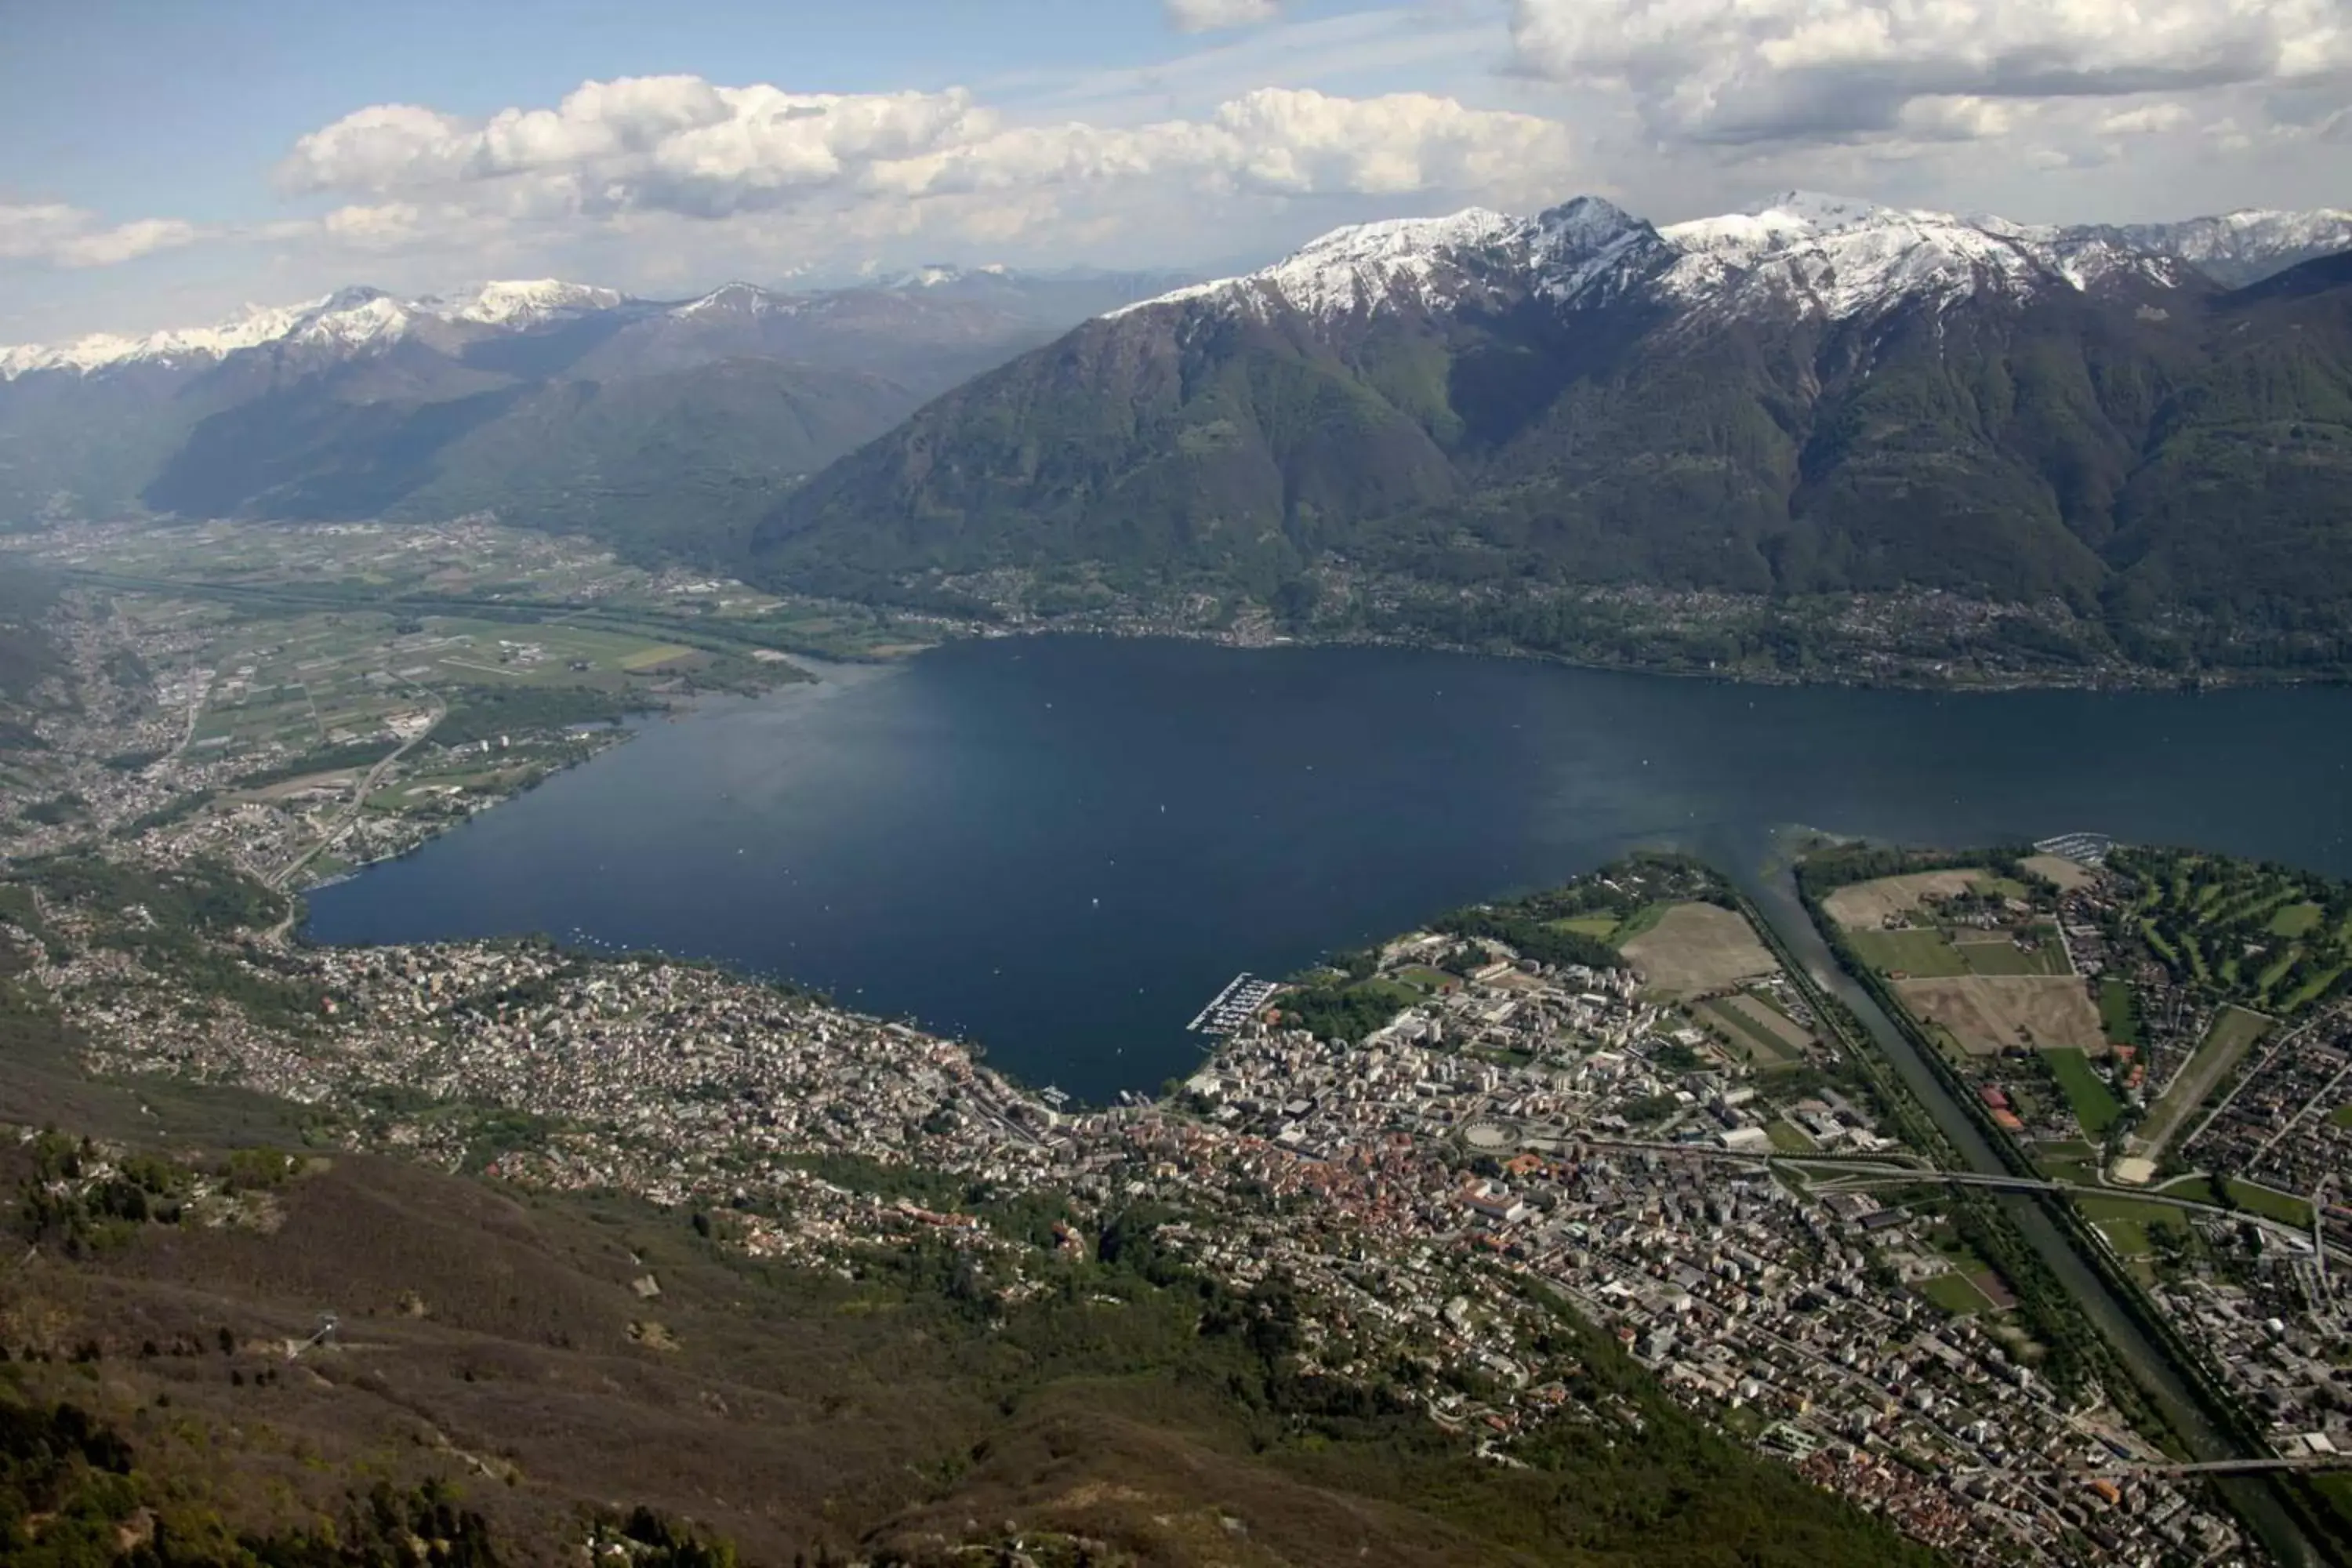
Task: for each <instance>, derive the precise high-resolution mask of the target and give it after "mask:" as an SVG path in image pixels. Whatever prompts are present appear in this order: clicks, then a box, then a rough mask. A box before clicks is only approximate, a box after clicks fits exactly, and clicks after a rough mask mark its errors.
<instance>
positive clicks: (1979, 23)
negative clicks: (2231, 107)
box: [1511, 0, 2352, 143]
mask: <svg viewBox="0 0 2352 1568" xmlns="http://www.w3.org/2000/svg"><path fill="white" fill-rule="evenodd" d="M1511 39H1512V46H1513V50H1514V53H1515V56H1516V58H1517V62H1518V64H1519V65H1520V66H1521V67H1522V68H1525V69H1526V70H1528V71H1530V72H1533V73H1534V74H1536V75H1538V76H1542V77H1548V78H1550V79H1555V80H1559V81H1562V82H1570V83H1580V84H1589V85H1605V86H1612V87H1615V88H1618V89H1622V90H1623V91H1625V92H1627V93H1629V94H1630V95H1631V97H1632V99H1633V102H1634V104H1635V106H1636V107H1637V108H1638V110H1639V112H1640V113H1641V115H1642V118H1643V121H1644V123H1645V124H1646V125H1647V126H1648V127H1649V128H1650V130H1651V132H1652V133H1653V134H1654V135H1657V136H1661V137H1664V138H1668V139H1673V140H1682V141H1698V142H1736V143H1738V142H1744V143H1758V142H1806V141H1837V140H1849V139H1866V138H1869V137H1873V136H1880V135H1886V134H1890V133H1899V132H1901V131H1902V130H1903V129H1904V122H1905V119H1906V115H1907V114H1911V113H1915V112H1916V110H1915V107H1914V106H1915V105H1916V104H1917V103H1919V102H1920V101H1922V100H1938V99H1955V98H1966V99H1976V100H2053V101H2054V100H2068V99H2098V98H2112V97H2119V96H2127V95H2132V94H2137V93H2145V92H2154V91H2195V90H2199V89H2215V88H2222V87H2231V86H2244V85H2249V84H2280V85H2293V84H2297V83H2308V82H2313V81H2316V80H2322V79H2336V78H2340V77H2342V76H2344V75H2345V74H2346V73H2347V72H2352V11H2347V6H2346V5H2345V3H2344V0H1513V7H1512V17H1511Z"/></svg>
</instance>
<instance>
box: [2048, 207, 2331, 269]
mask: <svg viewBox="0 0 2352 1568" xmlns="http://www.w3.org/2000/svg"><path fill="white" fill-rule="evenodd" d="M2061 232H2062V233H2063V234H2065V235H2067V236H2069V237H2079V238H2083V239H2095V240H2098V241H2102V242H2105V243H2110V244H2116V245H2122V246H2127V247H2131V248H2133V249H2136V250H2141V251H2146V252H2147V253H2149V254H2152V255H2158V256H2169V257H2174V258H2179V260H2182V261H2185V262H2187V263H2189V265H2190V266H2192V267H2194V268H2197V269H2198V270H2199V271H2200V272H2203V273H2205V274H2206V275H2207V276H2209V277H2210V278H2212V279H2214V280H2215V281H2217V282H2221V283H2226V284H2230V285H2231V286H2233V287H2235V286H2242V285H2244V284H2248V283H2252V282H2256V281H2259V280H2260V279H2263V278H2265V277H2267V276H2269V275H2270V274H2272V273H2273V272H2276V271H2278V270H2279V269H2280V268H2285V267H2292V266H2294V264H2295V263H2297V262H2300V261H2308V260H2310V259H2312V258H2314V257H2319V256H2333V255H2335V254H2336V253H2337V252H2339V251H2345V250H2352V211H2347V210H2345V209H2343V208H2339V207H2322V208H2317V209H2315V210H2314V211H2311V212H2263V211H2258V210H2252V209H2249V210H2246V211H2242V212H2233V213H2223V214H2222V215H2221V216H2218V217H2193V218H2189V219H2188V220H2187V221H2186V222H2183V223H2147V224H2126V225H2123V226H2114V227H2109V226H2099V225H2084V226H2077V227H2074V228H2069V229H2065V230H2063V231H2061Z"/></svg>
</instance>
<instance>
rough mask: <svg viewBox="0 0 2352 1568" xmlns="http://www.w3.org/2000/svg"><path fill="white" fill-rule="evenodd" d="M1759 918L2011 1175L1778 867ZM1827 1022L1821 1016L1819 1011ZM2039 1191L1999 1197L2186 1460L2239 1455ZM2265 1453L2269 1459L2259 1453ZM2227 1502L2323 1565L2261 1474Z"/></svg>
mask: <svg viewBox="0 0 2352 1568" xmlns="http://www.w3.org/2000/svg"><path fill="white" fill-rule="evenodd" d="M1742 891H1744V892H1746V893H1747V894H1748V897H1749V899H1750V900H1751V901H1752V903H1753V905H1754V907H1755V912H1756V913H1757V915H1758V916H1759V918H1760V919H1761V920H1762V921H1764V923H1765V924H1766V926H1767V927H1768V928H1769V931H1768V934H1769V936H1770V937H1771V938H1773V939H1774V940H1775V942H1776V945H1778V946H1779V947H1780V948H1781V949H1782V950H1783V951H1784V952H1786V953H1787V954H1788V955H1789V957H1790V960H1791V961H1792V963H1791V965H1790V968H1791V973H1790V980H1791V981H1792V982H1793V983H1794V984H1796V985H1797V987H1798V989H1799V990H1800V991H1801V992H1802V993H1805V994H1807V1000H1808V1001H1809V1002H1811V1003H1812V1004H1813V1005H1814V1006H1815V1008H1816V1010H1817V1011H1822V1009H1821V999H1822V995H1823V994H1827V995H1830V996H1834V997H1835V998H1836V999H1837V1000H1838V1001H1839V1002H1840V1003H1842V1004H1843V1005H1844V1006H1845V1008H1846V1010H1847V1011H1848V1012H1850V1013H1851V1014H1852V1015H1853V1016H1854V1017H1855V1018H1856V1019H1857V1020H1858V1021H1859V1022H1860V1023H1861V1025H1862V1026H1863V1029H1864V1031H1865V1033H1866V1034H1867V1035H1868V1036H1869V1038H1868V1040H1867V1041H1863V1042H1852V1044H1853V1046H1854V1047H1856V1048H1861V1049H1871V1048H1875V1050H1876V1051H1877V1053H1878V1055H1879V1057H1880V1058H1882V1059H1883V1060H1884V1061H1885V1062H1886V1063H1887V1064H1888V1066H1890V1067H1891V1068H1893V1069H1894V1071H1895V1074H1896V1076H1897V1077H1899V1078H1900V1079H1902V1081H1903V1083H1904V1084H1905V1085H1906V1087H1907V1088H1908V1089H1910V1090H1911V1092H1912V1093H1913V1094H1914V1095H1915V1096H1916V1098H1917V1099H1918V1100H1919V1103H1920V1104H1921V1105H1922V1106H1923V1107H1924V1108H1925V1109H1926V1110H1927V1114H1928V1116H1929V1117H1930V1119H1931V1120H1932V1121H1934V1122H1935V1124H1936V1128H1937V1131H1939V1132H1940V1133H1942V1134H1943V1136H1944V1138H1945V1140H1946V1141H1947V1142H1949V1143H1950V1145H1951V1146H1952V1148H1953V1149H1954V1150H1955V1151H1956V1152H1958V1155H1959V1158H1960V1161H1961V1162H1962V1163H1964V1164H1965V1165H1967V1166H1968V1167H1969V1173H1973V1174H1976V1175H1980V1176H1995V1177H2005V1178H2014V1177H2015V1176H2016V1174H2017V1173H2015V1172H2013V1171H2011V1169H2010V1168H2009V1165H2008V1163H2007V1162H2006V1161H2005V1160H2004V1159H2003V1158H2002V1156H2001V1154H2000V1151H1999V1150H1997V1149H1995V1148H1994V1147H1993V1144H1992V1142H1991V1140H1990V1138H1989V1137H1987V1136H1986V1134H1985V1132H1984V1131H1983V1130H1982V1129H1981V1128H1979V1126H1978V1125H1977V1122H1976V1120H1975V1117H1974V1115H1973V1113H1971V1112H1970V1110H1969V1109H1968V1108H1967V1107H1966V1106H1963V1105H1962V1104H1961V1103H1960V1102H1959V1100H1958V1098H1957V1097H1956V1096H1955V1095H1954V1094H1953V1093H1952V1091H1951V1089H1949V1087H1948V1086H1947V1085H1946V1083H1945V1082H1944V1079H1943V1078H1942V1076H1941V1075H1940V1074H1939V1073H1938V1072H1937V1070H1936V1068H1934V1067H1933V1066H1932V1065H1930V1064H1929V1063H1928V1062H1927V1059H1926V1058H1924V1057H1922V1056H1921V1055H1920V1053H1919V1050H1918V1048H1917V1047H1915V1046H1914V1045H1913V1044H1912V1042H1911V1038H1910V1037H1909V1036H1908V1035H1906V1034H1905V1033H1904V1031H1903V1030H1902V1028H1901V1027H1900V1026H1897V1025H1896V1024H1895V1020H1894V1019H1892V1018H1890V1017H1888V1016H1886V1013H1885V1010H1884V1009H1883V1008H1881V1007H1880V1006H1879V1005H1878V1003H1877V1001H1876V999H1875V998H1874V997H1873V996H1872V995H1871V994H1870V993H1869V992H1868V991H1866V990H1864V988H1863V987H1862V986H1861V984H1858V983H1857V982H1856V981H1854V979H1853V977H1852V976H1851V975H1848V974H1847V973H1845V972H1844V971H1843V969H1842V968H1841V967H1840V966H1839V964H1838V961H1837V957H1836V955H1835V954H1834V953H1832V952H1830V949H1829V943H1828V942H1826V941H1825V940H1824V939H1823V937H1822V933H1821V932H1820V931H1817V930H1815V929H1814V927H1813V922H1812V919H1811V916H1810V915H1809V914H1807V913H1806V911H1805V908H1804V904H1803V902H1802V900H1800V899H1799V898H1798V896H1797V889H1796V881H1795V878H1794V877H1793V876H1792V875H1791V874H1790V873H1788V872H1786V871H1783V872H1781V873H1780V874H1779V875H1776V876H1774V877H1771V878H1769V879H1763V880H1761V881H1755V882H1750V883H1748V884H1747V885H1746V886H1744V887H1743V889H1742ZM1823 1016H1824V1019H1825V1020H1826V1017H1827V1015H1826V1013H1823ZM2039 1196H2040V1194H2035V1193H2032V1192H2016V1193H2011V1194H2006V1195H2005V1196H2004V1198H2003V1199H2002V1204H2003V1211H2004V1213H2005V1214H2006V1215H2007V1216H2008V1218H2009V1220H2010V1222H2011V1225H2012V1226H2015V1228H2016V1230H2017V1232H2018V1233H2019V1235H2020V1236H2021V1237H2023V1238H2024V1240H2025V1242H2026V1244H2027V1245H2028V1246H2029V1247H2032V1249H2033V1250H2034V1252H2035V1253H2036V1254H2038V1255H2039V1256H2040V1258H2042V1262H2043V1263H2044V1264H2045V1265H2047V1266H2048V1268H2049V1269H2050V1271H2051V1273H2052V1274H2053V1276H2054V1277H2055V1279H2057V1281H2058V1282H2059V1284H2060V1285H2061V1286H2063V1288H2064V1289H2065V1290H2066V1292H2067V1294H2068V1295H2069V1296H2071V1297H2072V1298H2073V1299H2074V1301H2075V1303H2076V1304H2077V1305H2078V1306H2079V1307H2080V1308H2081V1309H2082V1311H2083V1314H2084V1317H2085V1318H2086V1319H2087V1320H2088V1321H2089V1322H2090V1323H2091V1324H2092V1325H2093V1326H2094V1327H2095V1329H2096V1330H2097V1331H2098V1332H2099V1333H2100V1334H2101V1336H2102V1337H2104V1338H2105V1340H2106V1342H2107V1343H2108V1345H2109V1347H2110V1348H2111V1349H2113V1350H2114V1352H2116V1356H2117V1357H2118V1358H2119V1359H2120V1360H2121V1361H2122V1363H2124V1365H2125V1366H2126V1367H2127V1368H2129V1369H2130V1371H2131V1373H2133V1376H2134V1380H2135V1381H2136V1382H2137V1383H2138V1384H2140V1386H2141V1388H2142V1390H2143V1391H2144V1392H2145V1393H2146V1394H2147V1396H2148V1397H2149V1399H2150V1400H2151V1401H2153V1402H2154V1404H2155V1405H2156V1406H2157V1408H2158V1409H2159V1410H2160V1411H2161V1412H2162V1413H2163V1415H2164V1417H2165V1419H2166V1421H2167V1422H2168V1424H2169V1425H2170V1426H2172V1428H2173V1430H2174V1431H2175V1432H2176V1433H2178V1434H2179V1437H2180V1440H2181V1442H2182V1444H2183V1445H2184V1446H2185V1447H2187V1448H2188V1449H2189V1454H2190V1456H2191V1458H2194V1459H2196V1460H2199V1461H2202V1462H2208V1463H2213V1462H2221V1461H2233V1460H2242V1459H2244V1458H2249V1457H2250V1456H2248V1455H2246V1454H2243V1453H2242V1452H2240V1451H2239V1448H2238V1446H2237V1444H2236V1442H2235V1441H2234V1440H2233V1439H2232V1438H2231V1436H2229V1435H2228V1432H2227V1430H2226V1428H2225V1426H2224V1425H2223V1421H2222V1419H2221V1417H2220V1416H2218V1415H2216V1413H2215V1412H2213V1411H2211V1410H2210V1409H2209V1408H2208V1407H2207V1405H2206V1400H2205V1396H2204V1395H2203V1394H2201V1393H2200V1390H2199V1388H2198V1386H2197V1385H2196V1384H2195V1383H2193V1382H2192V1381H2191V1379H2190V1377H2189V1374H2187V1373H2184V1372H2183V1371H2182V1370H2181V1369H2180V1368H2179V1367H2178V1366H2176V1365H2175V1364H2174V1363H2173V1361H2172V1357H2171V1355H2170V1353H2169V1352H2168V1351H2167V1350H2166V1348H2165V1347H2164V1346H2163V1345H2162V1344H2160V1343H2159V1342H2158V1341H2157V1339H2156V1338H2155V1336H2154V1335H2153V1334H2152V1333H2151V1332H2150V1331H2148V1330H2147V1328H2145V1327H2143V1326H2142V1325H2141V1323H2140V1321H2139V1319H2138V1318H2137V1315H2136V1314H2135V1312H2134V1310H2133V1309H2132V1308H2131V1307H2130V1306H2128V1305H2126V1302H2125V1300H2124V1299H2123V1298H2122V1297H2121V1296H2120V1295H2118V1294H2117V1293H2116V1289H2115V1288H2114V1287H2112V1286H2110V1285H2109V1284H2108V1283H2107V1280H2106V1279H2105V1276H2104V1275H2103V1274H2102V1273H2101V1272H2100V1271H2099V1269H2098V1268H2096V1267H2095V1266H2094V1264H2093V1262H2092V1260H2091V1259H2089V1258H2086V1257H2084V1255H2083V1254H2082V1253H2080V1252H2078V1251H2076V1249H2075V1247H2076V1243H2075V1241H2074V1238H2073V1237H2072V1236H2070V1235H2069V1234H2068V1232H2067V1231H2066V1230H2065V1229H2063V1228H2062V1227H2061V1226H2060V1225H2059V1223H2058V1221H2057V1220H2056V1219H2055V1218H2054V1217H2053V1215H2051V1214H2050V1213H2049V1212H2047V1211H2046V1210H2044V1209H2043V1208H2042V1206H2041V1205H2040V1203H2039V1202H2038V1201H2036V1200H2037V1199H2038V1197H2039ZM2260 1457H2267V1456H2260ZM2214 1485H2216V1486H2217V1487H2221V1488H2222V1489H2225V1490H2226V1492H2227V1495H2228V1497H2229V1499H2230V1501H2231V1506H2232V1507H2233V1508H2234V1509H2235V1510H2237V1512H2238V1513H2239V1515H2240V1516H2241V1517H2242V1519H2243V1520H2244V1521H2245V1522H2246V1523H2247V1525H2248V1526H2249V1527H2250V1528H2251V1529H2252V1531H2254V1533H2255V1534H2256V1535H2257V1536H2259V1537H2260V1538H2261V1540H2262V1541H2263V1544H2264V1545H2266V1546H2267V1547H2268V1548H2269V1549H2270V1551H2271V1553H2272V1555H2273V1556H2274V1557H2276V1558H2277V1559H2278V1560H2279V1561H2280V1562H2282V1563H2289V1564H2305V1563H2317V1562H2318V1561H2319V1556H2318V1552H2317V1550H2316V1548H2315V1546H2314V1545H2313V1543H2312V1542H2311V1541H2310V1539H2309V1537H2308V1536H2306V1535H2305V1532H2304V1531H2303V1530H2302V1528H2301V1527H2300V1526H2299V1525H2298V1524H2297V1523H2296V1522H2295V1520H2294V1517H2293V1515H2292V1514H2290V1513H2289V1511H2288V1510H2287V1507H2286V1505H2285V1504H2284V1502H2283V1501H2282V1500H2280V1498H2279V1497H2278V1496H2277V1495H2276V1494H2275V1493H2274V1492H2273V1491H2272V1490H2271V1485H2272V1483H2271V1482H2270V1481H2269V1480H2268V1479H2266V1478H2265V1477H2262V1476H2230V1475H2222V1476H2217V1477H2216V1478H2215V1479H2214Z"/></svg>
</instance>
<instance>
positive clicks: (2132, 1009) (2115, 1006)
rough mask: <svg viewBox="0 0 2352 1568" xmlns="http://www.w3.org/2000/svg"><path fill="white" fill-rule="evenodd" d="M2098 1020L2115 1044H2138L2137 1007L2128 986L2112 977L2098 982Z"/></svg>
mask: <svg viewBox="0 0 2352 1568" xmlns="http://www.w3.org/2000/svg"><path fill="white" fill-rule="evenodd" d="M2099 1022H2100V1024H2101V1025H2102V1026H2104V1027H2105V1029H2106V1032H2107V1038H2108V1039H2109V1040H2111V1041H2113V1042H2114V1043H2115V1044H2116V1045H2118V1046H2137V1045H2138V1044H2139V1007H2138V1006H2137V1004H2136V1003H2134V1001H2133V1000H2132V991H2131V987H2130V986H2128V985H2126V984H2124V983H2123V982H2122V981H2120V980H2116V979H2114V978H2112V977H2110V978H2108V979H2105V980H2102V981H2100V982H2099Z"/></svg>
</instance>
